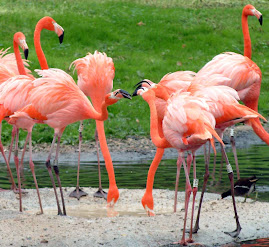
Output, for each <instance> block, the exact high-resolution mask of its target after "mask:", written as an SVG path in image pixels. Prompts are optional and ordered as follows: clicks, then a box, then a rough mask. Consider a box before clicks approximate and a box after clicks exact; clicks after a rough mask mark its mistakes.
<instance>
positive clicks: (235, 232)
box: [224, 225, 242, 238]
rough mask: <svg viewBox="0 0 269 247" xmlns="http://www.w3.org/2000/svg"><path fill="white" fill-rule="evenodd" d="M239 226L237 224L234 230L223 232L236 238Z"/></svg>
mask: <svg viewBox="0 0 269 247" xmlns="http://www.w3.org/2000/svg"><path fill="white" fill-rule="evenodd" d="M241 229H242V228H241V226H240V225H239V226H237V228H236V230H234V231H233V232H224V233H225V234H227V235H229V236H231V237H232V238H236V237H238V235H239V234H240V231H241Z"/></svg>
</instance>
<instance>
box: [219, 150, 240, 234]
mask: <svg viewBox="0 0 269 247" xmlns="http://www.w3.org/2000/svg"><path fill="white" fill-rule="evenodd" d="M221 151H222V153H223V156H224V159H225V161H226V164H227V171H228V176H229V179H230V182H231V194H232V199H233V208H234V214H235V221H236V230H235V231H233V232H224V233H226V234H228V235H230V236H231V237H233V238H236V237H237V236H238V235H239V234H240V231H241V229H242V228H241V226H240V223H239V219H238V215H237V210H236V203H235V199H234V179H233V170H232V167H231V165H230V163H229V160H228V157H227V154H226V152H225V150H224V148H223V146H221Z"/></svg>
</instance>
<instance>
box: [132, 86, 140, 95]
mask: <svg viewBox="0 0 269 247" xmlns="http://www.w3.org/2000/svg"><path fill="white" fill-rule="evenodd" d="M136 86H137V87H136V89H135V90H134V92H133V94H132V96H133V97H134V96H137V95H138V94H137V91H138V90H139V89H141V88H142V85H141V84H140V85H136Z"/></svg>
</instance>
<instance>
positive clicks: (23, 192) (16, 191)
mask: <svg viewBox="0 0 269 247" xmlns="http://www.w3.org/2000/svg"><path fill="white" fill-rule="evenodd" d="M13 192H14V193H15V194H19V189H18V188H16V189H13ZM21 194H22V195H26V194H28V192H27V191H25V190H23V189H21Z"/></svg>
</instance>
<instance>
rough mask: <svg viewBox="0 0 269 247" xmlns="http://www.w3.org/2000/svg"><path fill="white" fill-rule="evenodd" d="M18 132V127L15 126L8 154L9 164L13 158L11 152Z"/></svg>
mask: <svg viewBox="0 0 269 247" xmlns="http://www.w3.org/2000/svg"><path fill="white" fill-rule="evenodd" d="M16 131H17V127H16V126H15V125H14V126H13V128H12V135H11V142H10V148H9V152H8V163H10V157H11V152H12V149H13V143H14V139H15V135H16Z"/></svg>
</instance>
